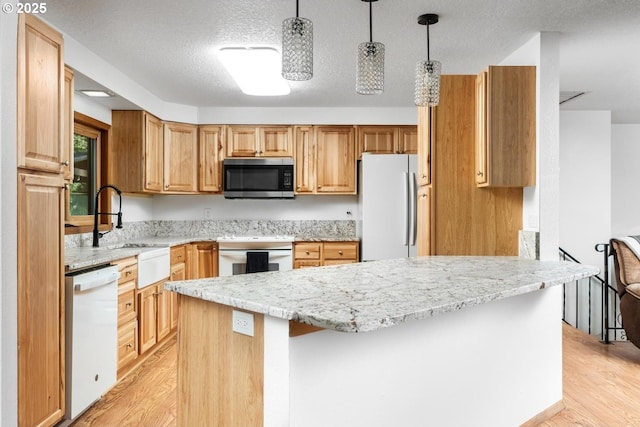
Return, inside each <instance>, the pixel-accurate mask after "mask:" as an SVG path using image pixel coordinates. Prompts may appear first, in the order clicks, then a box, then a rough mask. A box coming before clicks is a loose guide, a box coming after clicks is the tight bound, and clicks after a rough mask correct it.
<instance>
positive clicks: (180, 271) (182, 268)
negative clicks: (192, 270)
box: [165, 262, 187, 330]
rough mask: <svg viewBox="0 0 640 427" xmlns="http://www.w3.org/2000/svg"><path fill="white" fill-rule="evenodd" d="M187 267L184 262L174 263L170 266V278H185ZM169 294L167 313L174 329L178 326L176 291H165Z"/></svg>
mask: <svg viewBox="0 0 640 427" xmlns="http://www.w3.org/2000/svg"><path fill="white" fill-rule="evenodd" d="M186 273H187V269H186V264H185V263H184V262H181V263H178V264H174V265H172V266H171V280H186V278H187V275H186ZM165 293H168V294H169V305H170V307H169V315H170V322H169V323H170V325H171V329H172V330H173V329H175V328H176V326H178V294H177V293H176V292H169V291H165Z"/></svg>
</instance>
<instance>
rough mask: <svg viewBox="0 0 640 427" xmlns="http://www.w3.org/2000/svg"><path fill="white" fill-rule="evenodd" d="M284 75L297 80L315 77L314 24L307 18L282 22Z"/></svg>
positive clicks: (286, 77) (289, 19) (288, 78)
mask: <svg viewBox="0 0 640 427" xmlns="http://www.w3.org/2000/svg"><path fill="white" fill-rule="evenodd" d="M282 77H284V78H285V79H287V80H296V81H299V80H309V79H311V78H312V77H313V24H312V23H311V21H310V20H308V19H306V18H298V17H296V18H288V19H285V20H284V21H283V22H282Z"/></svg>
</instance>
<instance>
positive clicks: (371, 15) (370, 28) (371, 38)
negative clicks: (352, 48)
mask: <svg viewBox="0 0 640 427" xmlns="http://www.w3.org/2000/svg"><path fill="white" fill-rule="evenodd" d="M369 43H373V2H372V1H370V2H369Z"/></svg>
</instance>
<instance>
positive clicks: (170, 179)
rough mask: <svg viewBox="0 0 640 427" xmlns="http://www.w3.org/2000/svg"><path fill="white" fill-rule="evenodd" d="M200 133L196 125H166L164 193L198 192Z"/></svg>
mask: <svg viewBox="0 0 640 427" xmlns="http://www.w3.org/2000/svg"><path fill="white" fill-rule="evenodd" d="M197 159H198V133H197V128H196V126H194V125H187V124H182V123H165V124H164V191H168V192H172V191H178V192H186V193H193V192H195V191H196V190H197V182H198V181H197V164H198V162H197Z"/></svg>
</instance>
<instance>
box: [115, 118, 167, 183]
mask: <svg viewBox="0 0 640 427" xmlns="http://www.w3.org/2000/svg"><path fill="white" fill-rule="evenodd" d="M111 120H112V126H111V135H112V138H111V149H110V155H111V156H113V161H111V162H109V163H110V164H111V167H112V171H111V172H112V173H111V177H112V180H113V184H114V185H115V186H116V187H118V188H119V189H120V190H122V191H124V192H125V193H142V192H151V193H160V192H162V188H163V185H164V172H163V171H164V129H163V125H162V121H161V120H160V119H158V118H157V117H155V116H153V115H151V114H149V113H147V112H145V111H138V110H136V111H133V110H123V111H118V110H114V111H113V112H112V116H111Z"/></svg>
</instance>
